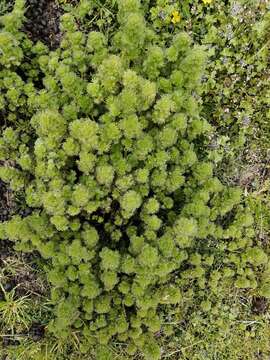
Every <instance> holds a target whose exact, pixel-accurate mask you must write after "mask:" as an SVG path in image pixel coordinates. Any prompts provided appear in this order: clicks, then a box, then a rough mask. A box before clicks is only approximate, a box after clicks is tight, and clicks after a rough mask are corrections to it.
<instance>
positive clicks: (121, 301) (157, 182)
mask: <svg viewBox="0 0 270 360" xmlns="http://www.w3.org/2000/svg"><path fill="white" fill-rule="evenodd" d="M82 3H83V2H82ZM82 3H81V5H79V6H81V8H79V9H80V10H81V11H79V12H78V15H76V12H75V13H74V15H73V14H72V13H67V14H65V15H64V16H63V18H62V30H63V32H64V37H63V40H62V42H61V46H60V48H59V49H57V50H55V51H53V52H50V53H49V52H48V51H47V49H46V47H44V46H43V45H41V44H37V45H35V46H34V47H32V44H31V42H30V41H29V40H27V39H26V37H25V36H24V35H23V34H22V33H21V32H19V28H20V26H21V21H22V20H23V11H22V8H23V1H18V0H17V2H16V5H15V10H14V12H13V13H11V15H9V17H6V18H4V20H3V24H4V29H3V31H2V32H1V34H0V46H1V44H6V43H7V41H8V44H9V46H8V47H7V51H6V53H5V54H4V56H3V57H2V58H1V60H0V61H1V63H0V65H1V67H0V79H1V82H0V86H1V94H2V95H1V99H2V100H1V103H2V104H3V108H2V109H3V113H4V114H8V116H7V121H8V126H7V127H6V129H5V130H4V131H3V134H2V137H1V139H0V155H1V156H0V158H1V160H3V161H6V160H9V161H8V162H5V166H4V167H1V170H0V178H1V179H3V180H4V181H9V182H10V186H11V187H12V189H13V190H14V191H15V192H18V194H23V197H24V198H25V202H26V204H27V206H28V207H29V208H31V209H32V214H31V215H29V216H27V217H25V218H22V217H19V216H14V217H13V219H12V220H11V221H9V222H6V223H3V224H1V238H9V239H10V240H13V241H14V242H15V246H16V249H17V250H19V251H26V252H27V251H33V250H37V251H39V253H40V254H41V256H42V257H44V258H45V259H48V263H49V264H50V266H49V267H50V270H49V272H48V279H49V281H50V283H51V286H52V293H51V298H52V301H53V303H54V304H55V311H54V312H55V319H54V320H53V321H52V322H51V323H50V326H49V329H50V331H52V332H53V333H54V334H55V335H57V336H59V337H67V336H68V335H69V331H70V329H71V328H72V329H74V328H75V329H80V331H81V334H82V335H83V336H84V337H85V339H86V342H87V346H89V347H91V346H92V345H95V344H96V343H97V342H98V343H100V344H102V345H104V344H107V343H108V342H109V341H110V340H111V339H117V340H118V341H120V342H126V343H127V344H129V346H128V351H129V352H130V353H132V354H133V353H134V352H135V351H136V350H137V349H141V350H142V351H143V352H144V354H145V357H146V359H158V358H159V357H160V349H159V347H158V345H157V342H156V340H155V334H156V333H157V332H158V331H160V330H163V327H162V324H163V322H164V318H165V317H166V314H167V312H169V311H171V312H172V314H174V312H175V313H176V314H177V311H178V310H177V307H178V306H179V304H181V302H182V301H183V299H184V298H185V297H186V296H187V294H190V295H191V296H195V294H197V292H198V293H199V294H201V293H200V291H202V292H203V296H202V297H203V298H204V299H202V302H201V308H202V310H203V311H204V312H206V313H208V312H209V311H210V310H211V302H214V301H215V297H216V296H217V294H218V292H219V289H220V288H222V289H224V292H225V291H226V289H227V290H228V289H230V288H231V287H233V286H235V287H238V288H249V289H252V290H254V291H260V289H264V287H265V286H266V284H267V280H265V279H267V277H263V276H261V273H268V272H269V264H268V257H267V255H266V254H265V253H264V252H263V250H262V249H259V248H258V247H257V246H256V245H255V244H254V243H253V239H254V230H253V220H252V216H251V215H250V212H249V210H248V208H247V207H245V206H244V205H243V204H242V203H241V190H240V189H238V188H228V187H226V186H225V185H223V184H222V183H221V182H220V181H219V180H218V178H216V177H215V175H214V172H215V163H214V162H213V160H212V158H213V156H212V154H211V151H210V152H209V150H208V145H209V142H210V138H211V134H212V128H211V126H210V125H209V123H208V122H207V121H206V120H205V119H204V118H203V117H202V116H201V115H200V110H201V109H200V102H199V99H200V94H201V93H202V91H203V87H202V84H201V79H202V75H203V72H204V68H205V64H206V59H207V55H208V54H207V50H206V48H204V47H201V46H196V45H194V44H193V43H192V40H191V38H190V37H189V36H188V35H187V33H185V32H181V31H179V30H178V27H177V24H176V25H175V26H173V29H172V31H171V32H166V33H164V36H161V35H160V29H159V27H158V26H156V23H155V21H153V19H152V18H151V17H150V18H149V16H148V14H154V12H155V11H156V10H155V9H156V7H151V5H150V3H149V2H148V1H145V2H143V6H141V4H140V2H139V1H138V0H119V1H117V6H118V12H117V30H116V31H115V33H113V34H110V36H105V35H104V34H103V33H102V32H99V31H91V32H90V33H84V32H81V31H80V30H79V29H78V27H77V20H78V19H76V16H78V17H80V16H84V12H83V11H82ZM90 10H91V9H88V10H87V11H90ZM18 11H19V14H18ZM15 20H16V22H15ZM11 24H12V27H11ZM15 25H16V26H15ZM16 29H17V30H16ZM29 52H30V53H31V56H30V60H29V56H28V54H29ZM21 71H24V76H22V75H21ZM10 82H12V84H18V86H16V92H15V94H10V93H9V89H10ZM14 121H15V123H16V122H17V123H19V125H20V126H15V125H14ZM266 293H267V292H266V291H264V294H266Z"/></svg>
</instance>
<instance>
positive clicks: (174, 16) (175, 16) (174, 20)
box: [172, 10, 181, 24]
mask: <svg viewBox="0 0 270 360" xmlns="http://www.w3.org/2000/svg"><path fill="white" fill-rule="evenodd" d="M180 20H181V16H180V14H179V11H177V10H175V11H173V12H172V23H173V24H177V23H179V22H180Z"/></svg>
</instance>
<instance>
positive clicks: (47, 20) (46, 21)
mask: <svg viewBox="0 0 270 360" xmlns="http://www.w3.org/2000/svg"><path fill="white" fill-rule="evenodd" d="M26 7H27V10H26V13H25V16H26V18H27V22H26V24H25V32H26V33H27V35H28V36H29V38H30V39H31V40H33V41H34V42H37V41H38V40H39V41H42V42H43V43H45V44H46V45H47V46H48V47H49V48H50V49H52V50H53V49H55V48H57V47H58V46H59V44H60V41H61V37H62V34H61V30H60V17H61V15H62V13H63V12H62V10H61V8H60V6H59V5H58V4H57V2H56V1H55V0H27V1H26Z"/></svg>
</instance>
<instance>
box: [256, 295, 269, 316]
mask: <svg viewBox="0 0 270 360" xmlns="http://www.w3.org/2000/svg"><path fill="white" fill-rule="evenodd" d="M268 307H269V304H268V301H267V299H266V298H264V297H254V298H253V299H252V312H253V313H254V314H256V315H262V314H265V313H266V312H267V310H268Z"/></svg>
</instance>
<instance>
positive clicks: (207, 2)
mask: <svg viewBox="0 0 270 360" xmlns="http://www.w3.org/2000/svg"><path fill="white" fill-rule="evenodd" d="M212 1H213V0H202V2H203V3H204V4H205V5H207V4H211V3H212Z"/></svg>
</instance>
